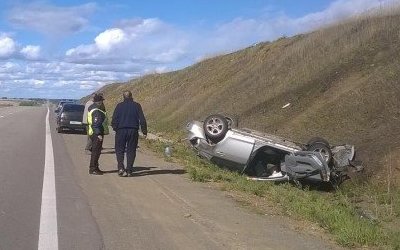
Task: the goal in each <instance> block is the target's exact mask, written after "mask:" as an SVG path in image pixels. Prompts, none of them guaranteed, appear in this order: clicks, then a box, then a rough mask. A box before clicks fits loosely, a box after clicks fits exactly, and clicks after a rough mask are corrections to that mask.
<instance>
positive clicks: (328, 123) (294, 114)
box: [101, 10, 400, 176]
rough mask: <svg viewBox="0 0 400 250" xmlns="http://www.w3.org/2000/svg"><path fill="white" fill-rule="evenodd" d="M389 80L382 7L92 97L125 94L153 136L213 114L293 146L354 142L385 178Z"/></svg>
mask: <svg viewBox="0 0 400 250" xmlns="http://www.w3.org/2000/svg"><path fill="white" fill-rule="evenodd" d="M399 77H400V11H398V10H392V11H390V12H387V11H386V12H382V13H379V14H370V15H364V16H363V17H357V18H353V19H352V20H348V21H346V22H343V23H340V24H337V25H334V26H331V27H327V28H324V29H321V30H318V31H315V32H312V33H310V34H304V35H298V36H295V37H291V38H281V39H279V40H277V41H274V42H272V43H269V42H266V43H260V44H258V45H255V46H252V47H249V48H246V49H244V50H241V51H238V52H235V53H231V54H228V55H223V56H218V57H215V58H211V59H207V60H204V61H202V62H200V63H197V64H195V65H193V66H191V67H188V68H185V69H183V70H180V71H176V72H170V73H166V74H156V75H149V76H146V77H143V78H140V79H136V80H132V81H130V82H128V83H126V84H115V85H109V86H107V87H105V88H104V89H102V90H101V91H103V92H104V94H105V97H106V99H107V105H108V108H109V110H112V108H113V107H114V105H115V104H116V103H117V102H118V101H120V100H121V93H122V91H123V90H125V89H130V90H132V92H133V93H134V97H135V99H136V100H138V101H139V102H141V104H142V106H143V108H144V111H145V113H146V114H147V116H148V118H149V124H150V125H151V127H152V129H154V130H157V131H177V130H178V131H181V133H184V130H183V128H184V125H185V123H186V122H187V121H188V120H191V119H200V118H204V117H205V116H207V115H208V114H211V113H216V112H222V113H225V114H229V115H232V116H234V117H235V118H236V119H238V121H239V125H240V126H241V127H251V128H253V129H258V130H261V131H265V132H269V133H275V134H278V135H282V136H287V137H289V138H292V139H294V140H298V141H301V142H306V141H307V140H308V139H309V138H310V137H313V136H315V135H318V136H322V137H325V138H326V139H328V140H329V141H330V142H331V143H332V144H338V143H352V144H355V145H356V146H357V149H358V153H359V157H360V158H361V159H362V160H363V161H364V162H365V165H366V166H367V170H368V173H372V172H378V173H382V174H381V175H382V176H385V175H384V174H383V172H382V171H381V170H382V169H384V170H385V169H387V168H388V166H391V167H392V168H393V169H394V170H393V171H394V173H395V174H398V172H399V166H400V162H399V161H400V157H399V156H398V155H400V154H399V146H400V143H399V141H400V133H399V131H400V125H399V124H400V123H399V122H400V110H399V104H400V101H399V96H400V84H399ZM287 103H290V106H289V107H287V108H284V109H283V108H282V106H284V105H285V104H287ZM375 170H377V171H375Z"/></svg>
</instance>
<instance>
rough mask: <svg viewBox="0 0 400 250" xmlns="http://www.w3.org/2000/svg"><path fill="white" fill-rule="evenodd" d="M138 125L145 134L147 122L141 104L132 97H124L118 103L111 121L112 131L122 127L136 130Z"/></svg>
mask: <svg viewBox="0 0 400 250" xmlns="http://www.w3.org/2000/svg"><path fill="white" fill-rule="evenodd" d="M139 125H140V129H141V130H142V133H143V134H144V135H147V123H146V118H145V117H144V114H143V110H142V106H140V104H139V103H137V102H134V101H133V99H125V100H124V101H123V102H121V103H118V105H117V107H115V110H114V114H113V117H112V121H111V126H112V128H113V129H114V131H117V130H118V129H123V128H128V129H137V130H138V129H139Z"/></svg>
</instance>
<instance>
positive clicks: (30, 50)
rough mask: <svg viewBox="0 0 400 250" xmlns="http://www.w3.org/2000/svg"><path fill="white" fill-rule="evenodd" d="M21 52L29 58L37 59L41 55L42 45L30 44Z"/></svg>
mask: <svg viewBox="0 0 400 250" xmlns="http://www.w3.org/2000/svg"><path fill="white" fill-rule="evenodd" d="M20 53H21V54H22V55H23V56H24V57H25V58H26V59H28V60H36V59H39V57H40V46H34V45H28V46H25V47H24V48H22V49H21V51H20Z"/></svg>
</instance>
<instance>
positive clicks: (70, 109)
mask: <svg viewBox="0 0 400 250" xmlns="http://www.w3.org/2000/svg"><path fill="white" fill-rule="evenodd" d="M84 109H85V106H83V105H71V104H65V105H64V107H63V111H66V112H83V110H84Z"/></svg>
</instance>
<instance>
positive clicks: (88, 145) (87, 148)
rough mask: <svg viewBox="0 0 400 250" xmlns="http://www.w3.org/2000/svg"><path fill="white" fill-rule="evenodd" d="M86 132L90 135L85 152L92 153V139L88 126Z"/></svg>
mask: <svg viewBox="0 0 400 250" xmlns="http://www.w3.org/2000/svg"><path fill="white" fill-rule="evenodd" d="M86 131H87V133H88V137H87V142H86V147H85V150H89V151H92V138H91V137H90V135H89V125H88V126H86Z"/></svg>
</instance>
